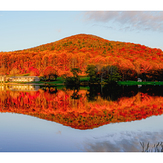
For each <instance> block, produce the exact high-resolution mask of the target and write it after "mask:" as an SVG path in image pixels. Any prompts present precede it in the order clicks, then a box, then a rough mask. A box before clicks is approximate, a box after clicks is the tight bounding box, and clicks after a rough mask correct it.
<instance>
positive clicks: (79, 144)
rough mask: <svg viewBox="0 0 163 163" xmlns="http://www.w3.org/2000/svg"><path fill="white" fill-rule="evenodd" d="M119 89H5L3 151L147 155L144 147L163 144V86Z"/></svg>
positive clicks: (0, 111) (0, 129) (0, 128)
mask: <svg viewBox="0 0 163 163" xmlns="http://www.w3.org/2000/svg"><path fill="white" fill-rule="evenodd" d="M118 90H119V92H118V93H117V91H113V90H107V89H106V88H105V89H104V90H101V88H99V90H98V89H97V90H95V89H93V88H90V89H89V90H69V89H63V90H57V89H56V88H46V89H42V88H40V89H39V88H38V87H37V88H32V87H31V88H30V89H27V88H16V87H14V88H13V87H10V88H5V89H1V91H0V151H1V152H96V151H100V152H103V151H104V152H141V151H143V148H142V146H141V144H140V142H141V143H144V146H145V147H146V146H147V143H148V142H149V144H150V148H152V147H153V146H154V144H157V143H158V142H162V141H163V127H162V124H163V97H162V95H161V93H160V92H159V91H158V90H161V87H159V89H158V88H156V87H155V88H152V87H151V88H149V87H148V88H147V87H145V88H142V89H137V88H136V87H133V88H132V87H129V88H128V87H126V88H122V89H121V88H119V89H118ZM156 90H157V91H156ZM109 92H110V93H109Z"/></svg>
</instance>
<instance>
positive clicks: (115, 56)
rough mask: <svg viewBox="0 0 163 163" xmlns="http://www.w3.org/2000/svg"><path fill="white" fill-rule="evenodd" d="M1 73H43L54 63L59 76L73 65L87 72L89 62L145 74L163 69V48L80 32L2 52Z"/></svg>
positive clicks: (68, 72)
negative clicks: (48, 41) (27, 47)
mask: <svg viewBox="0 0 163 163" xmlns="http://www.w3.org/2000/svg"><path fill="white" fill-rule="evenodd" d="M0 58H1V59H0V66H1V68H0V73H1V74H6V75H9V74H11V75H12V74H25V73H31V74H33V75H43V72H44V70H45V69H46V68H47V67H48V66H52V67H53V68H54V69H55V70H56V71H57V73H58V75H59V76H61V75H63V74H70V70H71V68H73V67H79V68H80V69H81V70H82V74H81V75H85V70H86V67H87V65H88V64H93V65H97V66H99V67H102V66H106V65H115V66H117V67H118V68H119V70H121V71H126V72H127V71H128V70H130V71H131V72H132V73H133V72H134V73H137V74H143V73H148V72H152V71H162V69H163V64H162V61H163V51H162V50H161V49H157V48H149V47H147V46H144V45H140V44H134V43H126V42H119V41H109V40H106V39H103V38H101V37H98V36H94V35H89V34H78V35H73V36H70V37H66V38H63V39H61V40H58V41H55V42H52V43H48V44H44V45H40V46H37V47H34V48H30V49H24V50H20V51H13V52H1V53H0Z"/></svg>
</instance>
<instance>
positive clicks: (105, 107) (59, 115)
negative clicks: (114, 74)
mask: <svg viewBox="0 0 163 163" xmlns="http://www.w3.org/2000/svg"><path fill="white" fill-rule="evenodd" d="M152 89H153V88H152V87H141V89H138V87H136V86H133V87H120V86H116V87H115V89H113V87H101V86H91V87H90V89H89V90H80V89H79V88H75V89H74V88H73V89H72V90H71V89H63V90H57V88H48V87H47V88H45V89H44V90H42V89H39V90H38V91H31V92H29V91H28V92H26V91H10V90H5V91H0V112H12V113H20V114H26V115H31V116H35V117H39V118H42V119H46V120H50V121H55V122H57V123H61V124H63V125H65V126H71V127H73V128H76V129H81V130H85V129H92V128H96V127H99V126H102V125H105V124H109V123H118V122H127V121H135V120H141V119H145V118H147V117H150V116H153V115H161V114H163V97H162V96H161V95H162V93H160V92H159V90H160V89H162V87H155V88H154V90H157V91H155V92H153V93H152ZM147 91H149V92H150V95H149V94H148V93H147Z"/></svg>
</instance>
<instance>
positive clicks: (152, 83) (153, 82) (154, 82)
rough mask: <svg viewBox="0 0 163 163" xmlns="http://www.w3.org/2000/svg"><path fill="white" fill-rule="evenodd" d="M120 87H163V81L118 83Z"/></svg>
mask: <svg viewBox="0 0 163 163" xmlns="http://www.w3.org/2000/svg"><path fill="white" fill-rule="evenodd" d="M117 83H118V84H119V85H163V81H157V82H156V81H146V82H137V81H118V82H117Z"/></svg>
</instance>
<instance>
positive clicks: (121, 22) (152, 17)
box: [84, 11, 163, 32]
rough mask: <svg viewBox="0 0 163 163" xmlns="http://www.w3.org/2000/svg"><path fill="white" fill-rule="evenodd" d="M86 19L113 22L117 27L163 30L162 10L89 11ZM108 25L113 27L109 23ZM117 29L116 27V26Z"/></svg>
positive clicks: (85, 16)
mask: <svg viewBox="0 0 163 163" xmlns="http://www.w3.org/2000/svg"><path fill="white" fill-rule="evenodd" d="M84 19H85V20H87V21H94V22H95V23H97V22H100V23H105V26H106V24H107V23H112V25H116V29H120V30H122V29H124V30H125V29H129V30H152V31H158V32H162V31H163V12H162V11H88V12H84ZM108 27H111V26H110V24H108ZM114 29H115V27H114Z"/></svg>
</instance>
